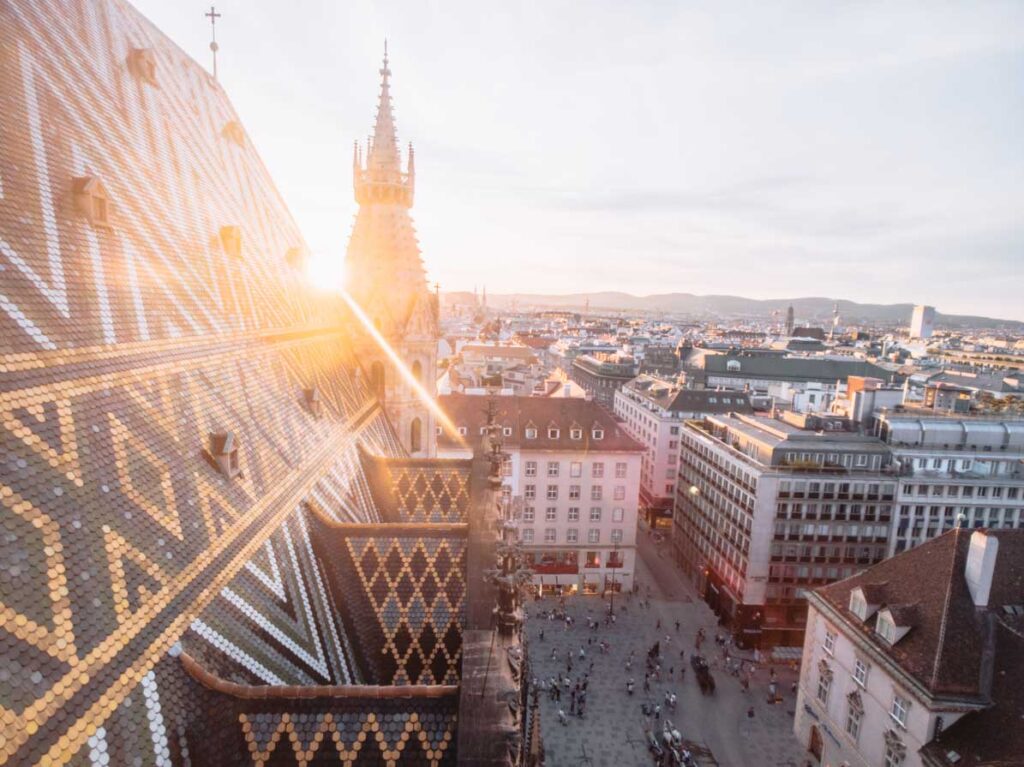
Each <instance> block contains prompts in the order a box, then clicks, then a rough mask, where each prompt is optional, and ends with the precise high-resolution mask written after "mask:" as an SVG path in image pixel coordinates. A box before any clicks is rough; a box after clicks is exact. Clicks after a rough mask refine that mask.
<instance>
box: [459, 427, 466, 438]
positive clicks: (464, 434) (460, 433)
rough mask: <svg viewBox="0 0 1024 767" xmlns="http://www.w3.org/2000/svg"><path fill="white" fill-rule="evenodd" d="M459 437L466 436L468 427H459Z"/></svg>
mask: <svg viewBox="0 0 1024 767" xmlns="http://www.w3.org/2000/svg"><path fill="white" fill-rule="evenodd" d="M459 436H462V437H465V436H466V427H465V426H460V427H459Z"/></svg>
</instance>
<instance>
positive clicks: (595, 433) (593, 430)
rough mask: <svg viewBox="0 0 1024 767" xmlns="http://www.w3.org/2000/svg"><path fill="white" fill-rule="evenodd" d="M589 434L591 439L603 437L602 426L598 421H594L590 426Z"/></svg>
mask: <svg viewBox="0 0 1024 767" xmlns="http://www.w3.org/2000/svg"><path fill="white" fill-rule="evenodd" d="M590 436H591V438H592V439H604V426H603V425H602V424H601V423H600V422H599V421H594V425H593V426H591V427H590Z"/></svg>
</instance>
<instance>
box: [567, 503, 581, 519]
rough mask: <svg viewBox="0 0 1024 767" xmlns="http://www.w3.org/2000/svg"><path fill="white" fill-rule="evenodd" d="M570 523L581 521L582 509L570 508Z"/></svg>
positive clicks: (577, 507)
mask: <svg viewBox="0 0 1024 767" xmlns="http://www.w3.org/2000/svg"><path fill="white" fill-rule="evenodd" d="M569 521H570V522H579V521H580V507H579V506H570V507H569Z"/></svg>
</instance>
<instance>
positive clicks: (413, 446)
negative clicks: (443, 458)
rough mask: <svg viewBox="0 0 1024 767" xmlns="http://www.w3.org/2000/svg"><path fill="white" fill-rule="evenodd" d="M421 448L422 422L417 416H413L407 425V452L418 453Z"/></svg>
mask: <svg viewBox="0 0 1024 767" xmlns="http://www.w3.org/2000/svg"><path fill="white" fill-rule="evenodd" d="M422 449H423V424H422V423H421V422H420V419H419V418H413V419H412V423H411V424H410V425H409V452H410V453H418V452H420V450H422Z"/></svg>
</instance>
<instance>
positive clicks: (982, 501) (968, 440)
mask: <svg viewBox="0 0 1024 767" xmlns="http://www.w3.org/2000/svg"><path fill="white" fill-rule="evenodd" d="M872 429H873V431H874V433H875V434H877V435H878V436H879V438H880V439H882V440H883V441H884V442H885V443H886V444H887V445H888V446H889V448H890V449H891V450H892V453H893V457H894V459H895V462H896V465H897V467H898V471H899V486H898V497H897V506H896V509H895V514H894V523H893V526H892V531H891V537H890V541H889V555H890V556H891V555H892V554H896V553H898V552H900V551H905V550H906V549H909V548H912V547H914V546H917V545H918V544H921V543H923V542H924V541H927V540H929V539H931V538H934V537H935V536H937V535H941V534H942V533H944V532H946V531H948V530H951V529H953V528H954V527H956V526H957V524H962V525H964V526H966V527H969V528H990V529H1005V528H1019V527H1024V463H1022V462H1024V419H1022V418H1020V417H1017V418H1014V417H1009V416H1008V417H1002V416H970V415H953V414H949V415H942V414H936V413H933V412H930V411H928V412H919V411H916V410H912V409H900V410H882V411H880V412H879V413H877V414H876V417H875V419H874V424H873V427H872Z"/></svg>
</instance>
